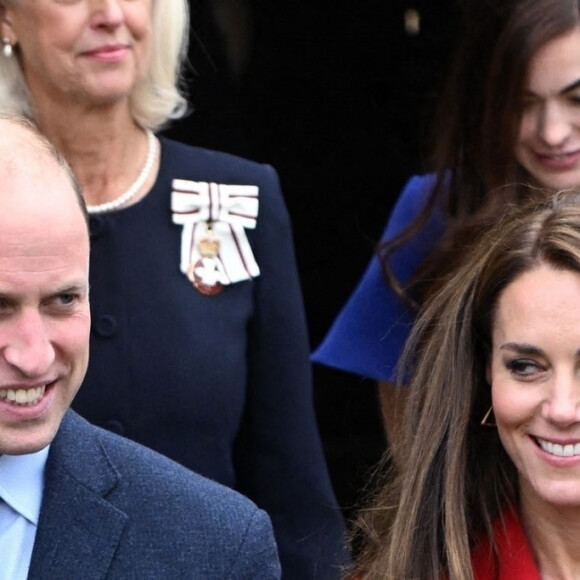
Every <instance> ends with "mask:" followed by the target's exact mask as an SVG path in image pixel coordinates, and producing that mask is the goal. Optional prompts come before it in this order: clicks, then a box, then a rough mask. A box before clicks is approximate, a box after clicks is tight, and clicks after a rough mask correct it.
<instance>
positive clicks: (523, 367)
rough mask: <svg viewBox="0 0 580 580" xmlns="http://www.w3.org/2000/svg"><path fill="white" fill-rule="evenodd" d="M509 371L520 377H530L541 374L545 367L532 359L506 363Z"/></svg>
mask: <svg viewBox="0 0 580 580" xmlns="http://www.w3.org/2000/svg"><path fill="white" fill-rule="evenodd" d="M506 367H507V369H508V370H509V371H510V372H511V373H512V374H514V375H517V376H519V377H530V376H532V375H534V374H536V373H538V372H541V371H542V370H544V369H543V367H542V366H541V365H539V364H538V363H537V362H536V361H534V360H530V359H515V360H511V361H508V362H507V363H506Z"/></svg>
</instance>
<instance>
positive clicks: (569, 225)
mask: <svg viewBox="0 0 580 580" xmlns="http://www.w3.org/2000/svg"><path fill="white" fill-rule="evenodd" d="M531 195H532V196H533V194H531ZM541 263H547V264H550V265H552V266H554V267H556V268H562V269H567V270H572V271H576V272H578V273H579V274H580V194H578V193H572V192H568V193H565V192H564V193H559V194H556V195H554V196H553V197H551V198H550V199H549V200H547V201H543V202H533V203H532V202H528V203H527V204H524V206H523V207H521V208H520V209H515V208H514V210H513V213H511V214H508V215H506V216H505V218H504V219H502V220H501V221H500V222H499V223H498V224H496V225H495V226H494V227H493V228H492V230H491V231H489V232H487V233H486V235H485V236H483V237H481V238H479V239H478V240H477V241H474V242H473V244H472V248H471V249H470V251H469V252H467V253H466V254H465V255H464V256H463V259H462V261H461V263H460V264H459V265H458V268H456V270H455V271H454V272H453V273H451V274H449V276H448V278H447V280H446V282H445V283H444V285H443V286H442V288H441V289H440V291H439V292H437V293H435V294H433V295H431V296H430V298H429V299H428V300H427V301H426V303H425V305H424V307H423V309H422V311H421V312H420V315H419V317H418V319H417V321H416V324H415V325H414V328H413V332H412V334H411V337H410V341H409V343H408V344H407V346H406V349H405V353H404V357H403V360H404V366H403V368H402V369H401V372H402V373H405V376H406V377H408V378H410V381H409V386H408V388H409V400H408V404H407V407H406V414H405V418H404V422H403V425H404V432H403V434H402V437H401V438H400V440H397V442H396V447H397V448H396V449H394V450H393V454H394V455H395V456H396V457H398V458H404V461H399V462H397V466H396V468H395V469H396V472H395V473H394V474H391V478H390V479H389V480H388V482H387V483H386V485H385V486H384V487H383V488H382V489H381V490H380V491H379V492H378V493H377V495H376V498H375V501H374V503H373V504H372V505H371V507H370V508H369V509H366V510H364V511H362V512H361V516H360V520H359V522H358V531H359V533H360V534H362V536H363V537H364V548H363V550H362V551H361V556H360V558H359V561H358V563H357V566H356V571H355V574H356V576H357V577H359V578H364V579H365V580H378V579H381V580H384V579H393V580H394V579H396V580H403V579H413V580H436V579H438V578H443V577H447V578H448V579H449V580H473V573H472V570H471V560H470V550H471V548H472V547H473V544H474V543H475V542H476V541H477V540H478V538H480V537H481V536H482V535H488V536H489V537H490V538H492V534H491V529H492V523H493V521H494V520H495V519H496V518H497V517H498V515H499V514H500V513H501V512H502V511H503V509H504V508H505V507H506V506H507V505H517V476H516V469H515V467H514V465H513V463H512V462H511V460H510V459H509V457H508V455H507V454H506V452H505V451H504V449H503V447H502V445H501V442H500V439H499V436H498V434H497V430H495V429H489V428H485V427H482V426H481V425H480V422H481V419H482V418H483V416H484V415H485V412H486V411H487V410H488V409H489V408H490V406H491V389H490V387H489V385H488V384H487V380H486V365H487V363H488V359H489V356H490V350H491V333H492V328H493V323H494V313H495V309H496V306H497V302H498V299H499V297H500V295H501V293H502V291H503V290H504V288H506V286H508V285H509V284H510V283H511V282H512V281H514V280H515V279H516V278H517V277H518V276H520V275H521V274H522V273H524V272H526V271H529V270H531V269H533V268H534V267H536V266H538V265H539V264H541ZM401 376H402V375H401Z"/></svg>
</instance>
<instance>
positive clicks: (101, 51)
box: [81, 44, 129, 60]
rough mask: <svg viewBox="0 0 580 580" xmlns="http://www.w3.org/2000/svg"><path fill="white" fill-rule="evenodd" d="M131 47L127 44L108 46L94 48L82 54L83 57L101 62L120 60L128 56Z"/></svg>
mask: <svg viewBox="0 0 580 580" xmlns="http://www.w3.org/2000/svg"><path fill="white" fill-rule="evenodd" d="M128 50H129V46H128V45H126V44H116V45H106V46H99V47H97V48H93V49H91V50H87V51H84V52H83V53H81V54H82V55H83V56H88V57H91V58H95V59H99V60H118V59H120V58H123V57H124V56H125V54H127V52H128Z"/></svg>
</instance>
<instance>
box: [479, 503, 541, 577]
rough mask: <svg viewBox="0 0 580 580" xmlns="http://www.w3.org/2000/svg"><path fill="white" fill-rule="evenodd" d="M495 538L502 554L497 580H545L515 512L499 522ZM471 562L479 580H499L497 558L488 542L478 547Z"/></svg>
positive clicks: (496, 525) (507, 514)
mask: <svg viewBox="0 0 580 580" xmlns="http://www.w3.org/2000/svg"><path fill="white" fill-rule="evenodd" d="M494 536H495V541H496V544H497V547H498V550H499V575H498V576H497V580H516V579H517V580H541V577H540V572H539V570H538V567H537V566H536V562H535V560H534V556H533V554H532V550H531V548H530V544H529V543H528V538H527V537H526V534H525V532H524V529H523V527H522V524H521V522H520V518H519V516H518V514H517V512H516V511H515V510H509V511H508V512H507V513H505V514H504V517H503V519H498V521H497V522H496V524H495V526H494ZM471 561H472V565H473V574H474V576H475V580H495V577H494V574H493V570H494V568H493V556H492V551H491V546H490V543H489V540H487V538H486V539H485V540H483V541H481V542H480V543H479V544H478V545H477V546H476V547H475V549H474V551H473V554H472V558H471Z"/></svg>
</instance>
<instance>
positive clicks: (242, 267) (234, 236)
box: [171, 179, 260, 296]
mask: <svg viewBox="0 0 580 580" xmlns="http://www.w3.org/2000/svg"><path fill="white" fill-rule="evenodd" d="M171 211H172V212H173V223H175V224H179V225H182V226H183V231H182V234H181V260H180V269H181V271H182V272H183V273H184V274H185V275H186V276H187V277H188V278H189V279H190V280H191V282H192V283H193V285H194V286H195V287H196V288H197V289H198V290H199V291H200V292H201V293H202V294H206V295H208V296H212V295H214V294H217V293H218V292H221V290H222V289H223V287H224V286H227V285H228V284H234V283H235V282H241V281H242V280H250V279H252V278H256V277H257V276H259V275H260V269H259V268H258V264H257V263H256V260H255V258H254V254H253V253H252V248H251V246H250V242H249V241H248V238H247V237H246V232H245V229H254V228H255V227H256V219H257V217H258V187H257V186H255V185H227V184H223V183H206V182H204V181H188V180H184V179H174V180H173V191H172V194H171Z"/></svg>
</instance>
